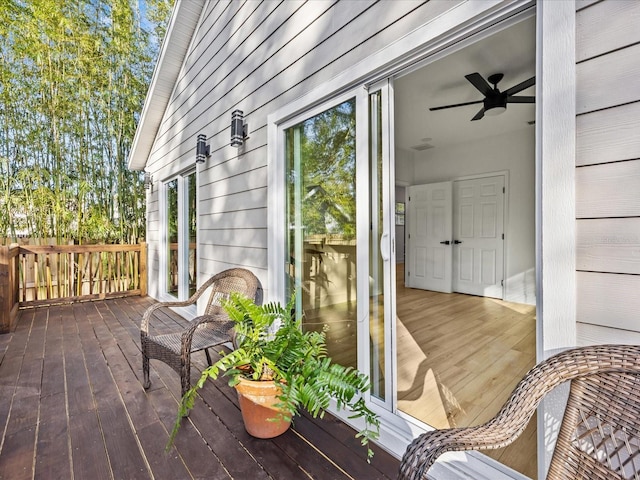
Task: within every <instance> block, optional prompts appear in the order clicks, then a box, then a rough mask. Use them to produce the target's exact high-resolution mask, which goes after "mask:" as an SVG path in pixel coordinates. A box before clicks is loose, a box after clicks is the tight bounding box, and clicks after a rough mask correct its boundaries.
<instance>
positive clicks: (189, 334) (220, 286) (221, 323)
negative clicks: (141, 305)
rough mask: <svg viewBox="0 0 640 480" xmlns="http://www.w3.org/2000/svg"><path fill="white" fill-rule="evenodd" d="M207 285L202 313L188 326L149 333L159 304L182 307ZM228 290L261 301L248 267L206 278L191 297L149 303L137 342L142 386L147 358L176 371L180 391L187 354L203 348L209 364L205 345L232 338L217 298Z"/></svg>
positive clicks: (185, 382)
mask: <svg viewBox="0 0 640 480" xmlns="http://www.w3.org/2000/svg"><path fill="white" fill-rule="evenodd" d="M209 287H211V294H210V296H209V301H208V303H207V306H206V309H205V312H204V315H202V316H199V317H196V318H195V319H194V320H193V321H192V322H190V324H189V326H188V327H187V328H186V329H184V330H182V331H178V332H173V333H166V334H163V335H149V323H150V320H151V318H152V317H153V315H154V313H155V312H156V311H157V310H158V309H160V308H163V307H186V306H187V305H192V304H194V303H195V302H196V301H197V300H198V298H200V296H201V295H202V294H203V293H204V292H205V291H206V290H207V289H208V288H209ZM232 292H239V293H243V294H244V295H246V296H247V297H249V298H253V299H254V300H255V301H256V302H257V303H261V302H262V288H261V287H260V283H259V281H258V279H257V278H256V277H255V275H254V274H253V273H251V272H250V271H249V270H245V269H243V268H232V269H229V270H225V271H224V272H221V273H218V274H217V275H214V276H213V277H211V278H210V279H209V280H207V281H206V282H205V283H204V284H203V285H202V286H201V287H200V288H199V289H198V291H197V292H195V293H194V294H193V295H192V296H191V298H189V299H188V300H185V301H182V302H177V301H176V302H160V303H156V304H154V305H152V306H150V307H149V308H148V309H147V310H146V311H145V313H144V315H143V317H142V323H141V325H140V344H141V347H142V371H143V374H144V382H143V386H144V388H145V389H147V388H149V387H150V386H151V381H150V380H149V360H151V359H156V360H160V361H162V362H164V363H166V364H167V365H169V366H170V367H171V368H173V369H174V370H175V371H176V372H178V374H179V375H180V379H181V383H182V395H184V393H185V392H186V391H187V390H188V389H189V387H190V385H191V354H192V353H194V352H198V351H200V350H204V351H205V354H206V356H207V362H208V363H209V365H211V356H210V354H209V348H211V347H214V346H216V345H222V344H223V343H226V342H230V341H232V339H233V322H232V321H231V320H230V319H229V317H228V316H227V315H226V313H225V312H224V310H223V309H222V307H221V305H220V302H221V300H222V299H225V298H228V297H229V294H230V293H232Z"/></svg>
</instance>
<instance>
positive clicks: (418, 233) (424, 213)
mask: <svg viewBox="0 0 640 480" xmlns="http://www.w3.org/2000/svg"><path fill="white" fill-rule="evenodd" d="M452 213H453V202H452V182H440V183H431V184H427V185H414V186H411V187H409V204H408V220H407V223H408V227H409V238H408V240H409V269H408V273H407V281H408V284H409V286H410V287H413V288H422V289H425V290H434V291H437V292H446V293H450V292H451V291H452V275H451V273H452V270H451V269H452V249H453V247H452V242H451V240H452V238H453V237H452Z"/></svg>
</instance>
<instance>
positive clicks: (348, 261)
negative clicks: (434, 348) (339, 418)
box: [282, 82, 395, 410]
mask: <svg viewBox="0 0 640 480" xmlns="http://www.w3.org/2000/svg"><path fill="white" fill-rule="evenodd" d="M388 118H389V85H388V83H387V82H384V83H383V84H380V85H378V86H375V87H374V88H372V89H370V91H369V92H367V91H358V92H355V93H354V96H353V97H350V98H349V97H347V98H346V99H344V100H342V101H338V102H335V103H333V104H330V105H327V107H326V108H325V109H318V111H316V112H313V113H310V114H309V116H307V117H305V118H303V119H302V120H300V121H297V122H292V125H290V126H288V127H286V128H284V129H283V130H282V132H283V135H284V157H285V166H284V172H283V173H284V175H283V176H284V179H285V182H284V184H283V187H284V190H285V205H284V206H285V214H284V217H285V222H286V225H287V233H286V236H285V238H286V240H285V242H286V252H285V256H284V263H285V267H286V268H285V271H286V273H287V278H286V279H285V285H286V288H285V290H287V291H288V292H289V295H290V294H291V292H295V295H296V312H298V314H299V315H301V316H302V322H303V328H305V329H308V330H316V331H324V332H325V334H326V338H327V347H328V354H329V356H331V357H332V358H333V359H334V360H335V361H337V362H340V363H342V364H343V365H347V366H353V367H357V368H359V369H360V370H361V371H363V372H367V373H369V375H370V377H371V382H372V391H371V400H372V402H374V403H376V404H377V405H380V406H381V407H382V408H384V409H386V410H392V405H393V393H392V392H393V391H394V388H393V385H392V381H393V375H392V366H393V356H392V350H393V349H392V344H393V332H392V328H393V324H392V322H391V319H392V318H394V317H393V305H392V303H393V302H392V299H393V291H392V287H393V285H394V282H393V279H394V278H395V272H394V271H393V269H391V265H392V262H393V261H394V260H393V258H394V251H393V244H394V243H393V242H394V238H393V236H394V235H393V234H394V229H393V228H392V225H393V224H392V219H391V214H392V210H391V208H390V205H393V201H394V200H393V198H392V189H391V188H390V185H392V181H393V179H392V171H391V168H390V155H391V153H390V151H391V149H390V141H389V133H388V132H389V120H388Z"/></svg>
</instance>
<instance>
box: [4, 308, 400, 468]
mask: <svg viewBox="0 0 640 480" xmlns="http://www.w3.org/2000/svg"><path fill="white" fill-rule="evenodd" d="M151 303H152V300H151V299H149V298H140V297H129V298H122V299H112V300H106V301H98V302H86V303H75V304H72V305H60V306H55V307H49V308H45V307H41V308H37V309H30V310H23V311H21V312H20V315H19V319H18V323H17V328H16V330H15V332H13V333H8V334H5V335H0V422H1V423H0V425H1V428H2V436H1V439H0V479H11V480H19V479H29V478H38V479H73V478H75V479H92V480H100V479H147V478H148V479H171V480H174V479H189V478H207V479H227V478H235V479H241V480H245V479H252V480H253V479H296V480H297V479H307V478H316V479H322V480H325V479H349V478H351V479H367V480H369V479H385V478H395V476H396V472H397V469H398V465H399V462H398V460H396V459H395V458H393V457H392V456H390V455H389V454H387V453H386V452H384V451H382V450H381V449H379V448H374V450H375V452H376V455H375V457H374V459H373V461H372V463H371V464H367V463H366V455H365V452H364V449H363V448H362V447H361V446H360V444H359V442H358V440H357V439H355V438H354V437H353V434H354V431H353V430H352V429H351V428H349V427H348V426H346V425H345V424H344V423H342V422H341V421H339V420H337V419H335V418H334V417H331V416H330V415H328V416H325V419H323V420H313V419H311V418H308V417H306V416H303V417H299V418H297V419H296V420H295V424H294V427H293V428H292V429H291V430H289V431H288V432H286V433H285V434H284V435H282V436H280V437H278V438H276V439H273V440H259V439H255V438H253V437H251V436H249V435H248V434H247V433H246V432H245V430H244V427H243V424H242V418H241V416H240V411H239V408H238V404H237V398H236V395H235V391H234V390H233V389H231V388H229V387H228V386H227V385H226V382H225V381H224V380H221V381H218V382H208V384H207V386H206V387H205V388H204V389H203V390H202V395H201V399H199V401H198V402H197V404H196V407H195V408H194V409H193V411H192V412H191V415H190V416H189V418H188V420H185V422H184V425H183V427H182V429H181V430H180V432H179V434H178V437H177V439H176V443H175V446H174V447H173V448H172V449H171V450H170V451H169V452H168V453H165V450H164V448H165V444H166V442H167V438H168V432H169V431H170V429H171V427H172V425H173V421H174V419H175V414H176V409H177V404H178V397H179V394H180V379H179V377H178V375H177V374H176V373H174V372H173V371H172V370H171V369H169V368H168V367H167V366H166V365H164V364H162V363H160V362H156V361H152V362H151V381H152V386H151V388H150V389H149V390H147V391H145V390H144V389H143V388H142V385H141V383H140V378H141V375H142V361H141V358H140V339H139V324H140V317H141V316H142V313H143V312H144V310H145V308H146V307H148V306H149V305H151ZM163 322H164V324H163V325H160V326H159V327H158V329H159V330H162V329H167V328H169V327H171V326H174V325H175V324H176V323H179V322H181V319H180V317H179V316H177V315H175V314H172V313H168V314H167V315H166V316H165V318H164V319H163ZM197 359H198V361H201V362H202V363H200V364H199V366H198V367H197V369H198V368H202V365H203V364H204V355H202V359H200V357H199V356H197ZM196 374H197V371H195V372H194V374H193V375H192V376H195V375H196Z"/></svg>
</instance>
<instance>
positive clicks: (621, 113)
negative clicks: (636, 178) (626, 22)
mask: <svg viewBox="0 0 640 480" xmlns="http://www.w3.org/2000/svg"><path fill="white" fill-rule="evenodd" d="M638 4H639V5H640V2H639V3H638ZM639 26H640V24H639ZM639 82H640V81H639ZM638 89H640V83H639V85H638ZM576 122H577V124H576V154H577V161H576V164H577V165H578V166H582V165H593V164H596V163H607V162H616V161H619V160H632V159H636V158H640V134H639V133H638V132H640V102H636V103H630V104H628V105H622V106H619V107H615V108H608V109H606V110H600V111H597V112H593V113H588V114H585V115H580V116H578V118H577V119H576Z"/></svg>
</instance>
